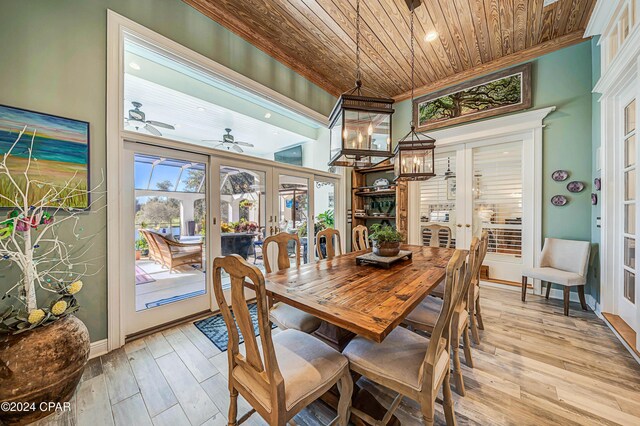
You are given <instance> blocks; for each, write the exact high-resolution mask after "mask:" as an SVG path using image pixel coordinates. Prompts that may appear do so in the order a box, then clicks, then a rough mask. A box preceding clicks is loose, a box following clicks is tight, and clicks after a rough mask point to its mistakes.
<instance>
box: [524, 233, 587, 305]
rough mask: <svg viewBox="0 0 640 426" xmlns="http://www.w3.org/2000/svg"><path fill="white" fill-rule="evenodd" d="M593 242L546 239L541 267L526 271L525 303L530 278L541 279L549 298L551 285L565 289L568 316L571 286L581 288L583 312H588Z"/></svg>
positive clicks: (579, 295) (579, 289)
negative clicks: (589, 275)
mask: <svg viewBox="0 0 640 426" xmlns="http://www.w3.org/2000/svg"><path fill="white" fill-rule="evenodd" d="M590 252H591V243H590V242H589V241H574V240H561V239H558V238H545V240H544V247H543V248H542V253H541V255H540V266H539V267H537V268H525V269H524V270H523V271H522V301H523V302H525V301H526V298H527V281H528V278H533V279H539V280H542V281H543V282H546V283H547V293H546V298H547V299H548V298H549V293H550V292H551V284H552V283H553V284H559V285H561V286H563V291H564V314H565V315H567V316H568V315H569V295H570V292H571V287H574V286H575V287H577V288H578V297H579V298H580V305H581V306H582V309H584V310H585V311H586V310H587V302H586V300H585V298H584V285H585V284H586V283H587V268H588V267H589V255H590Z"/></svg>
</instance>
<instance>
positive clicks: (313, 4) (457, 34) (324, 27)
mask: <svg viewBox="0 0 640 426" xmlns="http://www.w3.org/2000/svg"><path fill="white" fill-rule="evenodd" d="M183 1H184V2H186V3H187V4H190V5H191V6H193V7H194V8H196V9H197V10H199V11H200V12H202V13H204V14H205V15H207V16H209V17H210V18H211V19H213V20H215V21H216V22H218V23H220V24H221V25H223V26H225V27H226V28H228V29H229V30H231V31H233V32H234V33H236V34H238V35H239V36H241V37H243V38H244V39H245V40H247V41H248V42H250V43H251V44H253V45H254V46H256V47H258V48H260V49H262V50H263V51H264V52H266V53H268V54H269V55H271V56H272V57H274V58H275V59H277V60H279V61H280V62H282V63H284V64H285V65H287V66H289V67H290V68H292V69H294V70H295V71H297V72H298V73H299V74H301V75H303V76H305V77H306V78H308V79H309V80H311V81H312V82H314V83H316V84H317V85H319V86H320V87H322V88H323V89H325V90H326V91H328V92H329V93H331V94H333V95H336V96H338V95H339V94H340V93H343V92H345V91H347V90H349V89H350V88H352V87H353V86H354V80H355V68H356V61H355V48H356V45H355V40H356V25H355V21H356V0H183ZM544 3H545V1H544V0H423V4H422V6H420V7H419V8H417V9H416V22H415V31H416V49H415V52H416V76H415V79H416V87H417V88H419V89H418V90H417V91H416V95H419V94H424V93H428V92H432V91H435V90H438V89H441V88H443V87H446V86H450V85H452V84H456V83H458V82H460V81H464V80H466V79H469V78H473V77H476V76H478V75H482V74H486V73H489V72H492V71H495V70H498V69H501V68H505V67H508V66H510V65H513V64H516V63H520V62H523V61H527V60H530V59H533V58H535V57H538V56H541V55H543V54H545V53H549V52H551V51H554V50H557V49H560V48H563V47H566V46H569V45H571V44H575V43H578V42H580V41H581V40H582V36H583V33H584V29H585V27H586V25H587V22H588V20H589V17H590V15H591V12H592V10H593V7H594V5H595V0H558V1H557V2H555V3H552V4H550V5H548V6H544ZM360 10H361V19H362V21H361V24H360V28H361V37H360V45H361V50H362V56H361V60H362V80H363V84H364V86H365V87H368V88H370V89H371V90H373V91H375V92H376V93H377V94H380V95H386V96H390V97H394V98H395V99H396V100H402V99H406V98H408V97H409V96H410V89H411V79H410V74H411V54H410V52H411V51H410V44H409V43H410V32H409V18H410V14H409V10H408V8H407V6H406V4H405V0H361V3H360ZM433 31H435V32H437V34H438V37H437V38H436V39H435V40H434V41H432V42H427V41H425V36H426V34H428V33H430V32H433Z"/></svg>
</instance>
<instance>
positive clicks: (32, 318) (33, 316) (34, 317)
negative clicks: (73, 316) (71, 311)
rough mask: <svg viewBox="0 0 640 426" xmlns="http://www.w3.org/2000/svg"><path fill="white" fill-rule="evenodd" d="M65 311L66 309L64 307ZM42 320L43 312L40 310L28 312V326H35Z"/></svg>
mask: <svg viewBox="0 0 640 426" xmlns="http://www.w3.org/2000/svg"><path fill="white" fill-rule="evenodd" d="M65 309H66V307H65ZM43 318H44V311H43V310H42V309H34V310H32V311H31V312H29V318H28V319H27V320H28V321H29V324H37V323H39V322H40V321H42V319H43Z"/></svg>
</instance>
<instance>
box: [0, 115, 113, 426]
mask: <svg viewBox="0 0 640 426" xmlns="http://www.w3.org/2000/svg"><path fill="white" fill-rule="evenodd" d="M25 131H26V126H25V128H24V129H23V130H22V132H20V134H19V135H18V138H17V139H16V141H15V142H14V144H13V145H12V146H11V148H10V149H9V150H8V152H7V153H5V154H4V156H3V157H0V183H2V185H3V191H2V192H1V193H0V201H1V202H2V206H4V207H8V208H9V209H10V210H9V213H8V214H7V217H6V219H1V218H0V267H2V268H3V269H4V270H5V271H8V272H9V277H10V278H9V279H5V280H3V282H2V283H0V284H2V285H6V287H3V288H4V289H5V290H6V291H4V294H3V296H2V300H1V301H0V379H1V380H0V381H1V382H2V385H1V386H0V401H2V402H8V403H9V404H11V403H12V402H19V403H20V404H22V406H23V407H33V409H29V410H20V411H10V410H2V411H0V424H27V423H31V422H34V421H36V420H38V419H39V418H42V417H45V416H47V415H48V414H50V413H51V412H52V410H54V409H55V406H53V405H55V404H58V403H62V402H66V401H69V400H70V399H71V397H72V396H73V393H74V391H75V389H76V386H77V385H78V382H79V381H80V378H81V376H82V372H83V371H84V367H85V365H86V363H87V360H88V358H89V343H90V340H89V332H88V330H87V328H86V327H85V325H84V323H83V322H82V321H80V320H79V319H78V318H76V317H75V315H74V314H75V312H76V311H77V310H78V308H79V305H78V302H77V300H76V294H77V293H78V292H79V291H80V290H81V289H82V287H83V283H82V281H81V278H84V277H88V276H91V275H94V274H96V273H97V272H98V271H99V270H100V268H101V266H100V265H99V263H101V262H96V264H92V263H91V262H92V261H91V260H88V261H85V259H86V257H87V254H88V253H89V252H90V250H91V247H92V246H93V244H92V243H91V242H90V241H91V239H92V238H93V236H92V235H87V236H85V235H84V230H83V228H82V226H81V224H80V219H81V217H82V216H86V215H87V213H86V212H85V211H84V210H79V209H77V208H73V207H72V205H73V203H72V202H71V200H77V199H78V198H81V197H85V198H84V199H88V198H86V197H88V196H89V194H90V193H93V194H95V193H96V192H95V191H90V190H88V189H87V188H84V189H82V188H80V187H79V186H77V184H75V185H74V183H73V181H72V180H69V181H68V182H67V183H66V184H64V185H61V186H56V185H54V184H48V183H43V182H41V181H37V180H35V179H32V178H31V177H30V175H29V173H28V172H29V167H30V165H31V164H33V163H32V158H31V152H32V147H33V141H34V139H35V131H34V132H33V135H34V136H33V137H32V138H31V143H30V144H29V143H28V142H27V143H26V149H27V152H28V153H29V156H28V157H27V158H26V166H24V167H20V166H15V164H16V162H9V161H8V160H12V158H11V153H12V151H13V150H14V149H15V148H16V146H19V148H18V149H23V148H25V146H24V145H25V143H24V142H22V143H21V144H20V145H19V144H18V142H21V141H20V138H21V137H22V136H23V134H24V133H25ZM33 161H34V162H35V159H33ZM9 164H13V166H11V167H10V166H9ZM17 164H25V163H24V162H17ZM99 185H101V183H99V184H98V186H99ZM33 188H38V189H40V190H41V191H40V192H41V193H43V194H44V195H43V196H41V197H40V196H39V197H38V198H36V197H33V196H30V195H31V194H32V193H33V192H30V190H31V191H33ZM43 188H44V189H43ZM102 198H104V194H103V195H101V196H100V197H94V199H93V202H92V203H91V204H90V205H89V206H88V207H89V209H91V208H92V205H93V204H95V203H100V200H102ZM98 210H100V208H98V209H95V208H94V209H93V212H95V211H98ZM58 213H60V214H58ZM66 240H71V241H66ZM94 268H95V271H94V270H93V269H94ZM13 277H16V281H13V282H12V281H11V278H13ZM45 296H46V297H45ZM43 403H54V404H53V405H48V404H43ZM10 407H11V405H10Z"/></svg>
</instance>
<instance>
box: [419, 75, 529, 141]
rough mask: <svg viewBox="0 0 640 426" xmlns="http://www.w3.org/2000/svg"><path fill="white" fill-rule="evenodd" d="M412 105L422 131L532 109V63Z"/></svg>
mask: <svg viewBox="0 0 640 426" xmlns="http://www.w3.org/2000/svg"><path fill="white" fill-rule="evenodd" d="M413 102H414V111H415V115H416V116H415V117H413V120H414V122H415V123H417V127H418V130H420V131H424V130H431V129H437V128H440V127H445V126H452V125H455V124H461V123H466V122H468V121H472V120H478V119H481V118H488V117H493V116H496V115H500V114H504V113H507V112H514V111H520V110H523V109H527V108H531V105H532V99H531V64H525V65H520V66H517V67H514V68H510V69H508V70H504V71H500V72H497V73H493V74H490V75H487V76H484V77H480V78H477V79H475V80H471V81H468V82H465V83H462V84H459V85H457V86H453V87H449V88H447V89H443V90H440V91H438V92H435V93H430V94H428V95H425V96H421V97H419V98H417V99H415V100H414V101H413Z"/></svg>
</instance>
